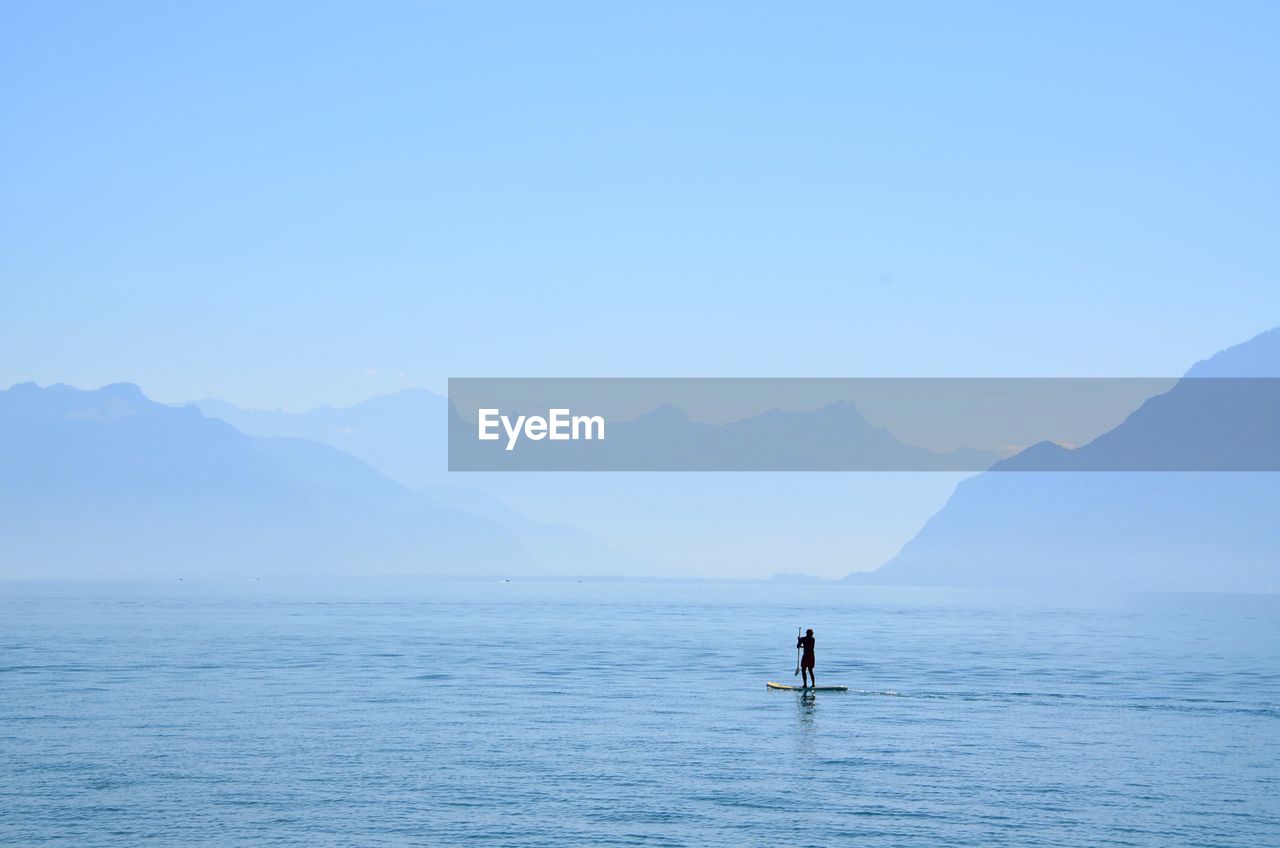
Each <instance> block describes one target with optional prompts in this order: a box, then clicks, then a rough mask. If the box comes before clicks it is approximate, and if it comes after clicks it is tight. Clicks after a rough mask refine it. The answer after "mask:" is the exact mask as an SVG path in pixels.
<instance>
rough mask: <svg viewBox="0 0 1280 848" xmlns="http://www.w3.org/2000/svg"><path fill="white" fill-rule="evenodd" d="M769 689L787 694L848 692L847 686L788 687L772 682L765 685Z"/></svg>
mask: <svg viewBox="0 0 1280 848" xmlns="http://www.w3.org/2000/svg"><path fill="white" fill-rule="evenodd" d="M765 686H768V687H769V688H770V689H785V690H787V691H788V692H848V691H849V687H848V686H788V685H787V684H785V683H774V682H773V681H772V680H771V681H769V682H768V683H766V684H765Z"/></svg>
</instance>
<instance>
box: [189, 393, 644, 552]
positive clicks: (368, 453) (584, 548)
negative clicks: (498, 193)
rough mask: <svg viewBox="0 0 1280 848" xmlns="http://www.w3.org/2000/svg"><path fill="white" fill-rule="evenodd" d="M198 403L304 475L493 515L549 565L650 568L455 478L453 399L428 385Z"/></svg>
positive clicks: (575, 530) (573, 529)
mask: <svg viewBox="0 0 1280 848" xmlns="http://www.w3.org/2000/svg"><path fill="white" fill-rule="evenodd" d="M195 405H196V406H198V407H199V408H200V409H201V411H203V412H204V414H205V415H208V416H211V417H216V418H219V419H222V420H224V421H226V422H227V423H229V424H231V425H233V426H235V427H236V428H237V429H239V430H241V431H243V432H244V433H246V434H249V435H252V436H254V437H256V438H257V439H258V440H259V441H257V442H256V443H257V444H258V446H259V448H260V449H262V450H263V451H265V452H268V453H271V454H272V455H273V456H275V457H276V458H277V459H280V460H282V461H288V460H296V462H293V463H290V464H291V467H292V470H293V471H294V472H295V473H297V474H298V475H299V476H301V477H303V478H304V479H314V477H313V475H315V474H317V473H320V469H321V468H323V469H325V471H324V473H325V474H335V475H341V476H342V478H343V479H344V480H346V481H347V483H348V485H351V486H356V485H359V486H362V487H368V486H371V485H373V484H372V483H371V482H370V481H369V480H367V479H363V480H358V479H356V477H353V476H352V475H357V476H358V475H365V476H366V477H367V474H368V473H369V472H372V473H375V474H377V475H378V476H379V477H380V478H381V479H382V481H383V483H384V484H385V483H391V482H392V481H393V480H394V481H396V483H398V484H403V485H402V486H401V487H400V488H401V489H402V496H403V495H407V494H413V495H417V496H422V497H426V498H429V499H430V500H431V501H432V502H434V503H437V504H440V505H443V506H447V507H451V508H453V509H459V510H463V511H465V512H467V513H469V514H471V515H475V516H479V517H482V518H484V519H485V520H487V521H491V522H493V523H495V524H497V525H499V526H501V527H503V528H504V529H506V530H507V531H508V532H510V533H511V534H512V535H513V536H514V537H515V538H516V539H517V540H518V541H519V542H520V544H521V546H522V547H523V548H524V550H525V551H526V553H527V554H528V557H529V558H530V559H531V560H532V562H534V563H535V564H537V565H538V567H539V568H540V569H541V570H542V571H545V572H548V573H554V574H623V573H630V574H639V573H643V572H644V571H646V570H648V569H649V567H650V566H649V564H648V563H646V562H644V561H643V560H642V559H640V558H637V557H633V556H629V555H626V554H623V553H621V552H619V551H617V550H615V549H613V548H610V547H609V546H607V545H605V544H604V543H602V542H601V541H600V540H599V539H597V538H595V537H594V536H592V535H591V534H589V533H586V532H583V531H582V530H581V529H579V528H576V527H570V526H566V525H563V524H546V523H541V522H537V521H532V520H530V519H528V518H527V517H525V516H524V515H522V514H520V513H519V512H517V511H516V510H514V509H511V508H510V507H508V506H507V505H506V504H504V503H503V502H502V501H501V500H500V499H498V498H497V497H494V496H493V495H491V494H487V493H485V492H482V491H480V490H478V489H476V488H474V487H469V486H463V485H459V484H458V483H456V482H455V481H454V479H451V478H450V476H449V474H448V461H447V444H446V426H447V425H446V414H447V408H448V401H447V400H446V399H445V398H444V397H442V396H441V395H437V394H435V393H434V392H431V391H428V390H427V389H404V390H402V391H399V392H396V393H395V394H391V395H383V396H379V397H375V398H371V399H369V400H367V401H364V402H362V403H358V404H355V405H354V406H348V407H332V406H320V407H317V408H315V409H311V410H307V411H305V412H296V413H291V412H282V411H279V410H249V409H241V408H239V407H237V406H235V405H233V404H230V403H227V402H226V401H221V400H216V399H205V400H201V401H196V402H195ZM262 439H267V440H266V441H261V440H262ZM281 439H283V440H281ZM302 440H305V441H302ZM323 447H327V448H328V449H330V450H332V449H335V448H336V449H338V450H336V451H334V453H336V454H340V455H341V456H344V457H346V458H347V459H348V460H351V462H346V463H343V462H342V461H341V460H340V459H338V458H337V457H334V456H330V457H328V458H327V460H326V459H325V458H324V457H323V456H322V454H321V452H320V449H321V448H323ZM322 460H324V461H323V462H322ZM352 462H354V463H355V464H354V465H353V464H352ZM356 466H359V469H360V470H357V467H356ZM388 478H389V479H388ZM409 490H412V492H410V491H409ZM386 496H387V495H386V493H385V492H384V493H383V494H382V495H380V497H383V498H385V497H386Z"/></svg>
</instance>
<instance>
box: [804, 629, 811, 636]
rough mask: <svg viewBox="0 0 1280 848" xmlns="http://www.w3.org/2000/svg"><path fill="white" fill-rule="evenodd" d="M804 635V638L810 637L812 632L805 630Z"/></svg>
mask: <svg viewBox="0 0 1280 848" xmlns="http://www.w3.org/2000/svg"><path fill="white" fill-rule="evenodd" d="M804 635H806V636H812V635H813V630H806V631H805V632H804Z"/></svg>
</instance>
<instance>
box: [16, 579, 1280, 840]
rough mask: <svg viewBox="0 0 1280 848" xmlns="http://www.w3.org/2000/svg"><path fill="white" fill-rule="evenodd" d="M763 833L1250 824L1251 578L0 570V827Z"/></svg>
mask: <svg viewBox="0 0 1280 848" xmlns="http://www.w3.org/2000/svg"><path fill="white" fill-rule="evenodd" d="M797 626H806V627H812V628H813V629H814V630H815V631H816V635H817V640H818V643H817V644H818V682H819V683H820V684H834V683H841V684H846V685H848V686H849V687H850V692H849V693H848V694H839V693H819V694H817V695H816V696H806V695H798V694H793V693H788V692H773V691H768V690H766V689H765V682H766V681H767V680H778V681H781V682H792V681H793V680H794V679H795V678H793V676H792V672H793V670H794V667H795V652H794V644H795V632H796V627H797ZM779 843H782V844H787V845H796V846H805V845H813V846H831V845H854V844H864V845H876V846H880V845H885V846H894V845H899V846H931V847H932V846H962V845H982V846H990V845H1009V846H1023V847H1024V848H1025V847H1027V846H1064V848H1081V846H1101V845H1135V846H1138V845H1140V846H1162V848H1163V846H1173V845H1195V846H1227V845H1232V846H1249V848H1262V847H1263V846H1275V845H1280V597H1276V596H1228V595H1217V596H1214V595H1145V596H1144V595H1125V596H1091V595H1076V596H1069V595H1063V594H1058V595H1055V596H1036V595H1028V594H1016V593H1008V592H979V591H954V590H926V589H872V588H866V587H842V586H774V585H760V584H677V583H671V584H660V583H583V584H578V583H525V582H518V581H517V582H511V583H503V582H497V581H494V582H412V583H411V582H404V583H361V584H341V583H334V584H328V585H306V586H303V585H288V584H266V583H261V584H259V583H254V584H245V585H243V586H238V587H226V586H223V587H219V586H210V585H197V584H190V583H174V584H166V585H163V586H159V585H148V584H118V585H110V584H101V585H93V584H62V585H56V584H52V585H51V584H13V583H10V584H4V585H3V586H0V844H3V845H5V846H38V845H66V846H77V848H87V847H88V846H106V845H110V846H151V845H166V846H275V845H290V846H293V845H296V846H409V845H450V846H452V845H486V846H489V845H492V846H502V845H512V846H515V845H519V846H526V845H527V846H540V845H545V846H609V845H671V846H677V845H689V846H740V845H769V844H779Z"/></svg>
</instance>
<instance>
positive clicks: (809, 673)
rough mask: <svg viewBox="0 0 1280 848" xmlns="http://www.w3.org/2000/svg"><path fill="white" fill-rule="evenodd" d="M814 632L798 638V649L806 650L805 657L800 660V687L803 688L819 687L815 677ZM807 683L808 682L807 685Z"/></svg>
mask: <svg viewBox="0 0 1280 848" xmlns="http://www.w3.org/2000/svg"><path fill="white" fill-rule="evenodd" d="M813 645H814V638H813V631H812V630H806V631H805V632H804V635H803V636H797V637H796V647H797V648H804V656H802V657H801V658H800V675H801V677H800V685H801V686H817V685H818V681H817V679H816V678H815V677H814V676H813ZM805 681H808V682H807V683H806V682H805Z"/></svg>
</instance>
